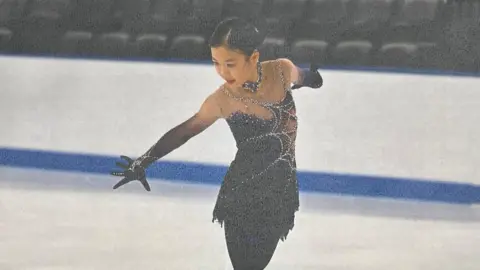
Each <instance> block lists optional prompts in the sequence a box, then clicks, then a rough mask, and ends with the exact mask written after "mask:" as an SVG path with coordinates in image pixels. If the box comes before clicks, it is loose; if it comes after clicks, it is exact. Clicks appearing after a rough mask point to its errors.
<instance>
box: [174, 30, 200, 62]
mask: <svg viewBox="0 0 480 270" xmlns="http://www.w3.org/2000/svg"><path fill="white" fill-rule="evenodd" d="M207 49H208V48H207V44H206V39H205V37H203V36H201V35H195V34H184V35H178V36H175V37H174V38H173V39H172V42H171V45H170V47H169V51H168V55H169V57H171V58H175V59H187V60H203V59H206V58H207V57H208V50H207Z"/></svg>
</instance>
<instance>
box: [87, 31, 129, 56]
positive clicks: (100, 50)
mask: <svg viewBox="0 0 480 270" xmlns="http://www.w3.org/2000/svg"><path fill="white" fill-rule="evenodd" d="M129 41H130V35H129V34H128V33H122V32H116V33H105V34H101V35H100V36H99V37H98V38H96V39H95V41H94V54H95V55H99V56H107V57H124V56H129V54H130V52H131V50H130V46H129Z"/></svg>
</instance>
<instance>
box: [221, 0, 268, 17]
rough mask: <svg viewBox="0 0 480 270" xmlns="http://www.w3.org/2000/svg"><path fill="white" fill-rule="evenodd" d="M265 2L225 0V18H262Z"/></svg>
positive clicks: (258, 0) (260, 0)
mask: <svg viewBox="0 0 480 270" xmlns="http://www.w3.org/2000/svg"><path fill="white" fill-rule="evenodd" d="M263 6H264V0H225V2H224V9H223V17H224V18H225V17H231V16H236V17H241V18H244V19H254V20H256V19H257V18H260V17H262V14H263Z"/></svg>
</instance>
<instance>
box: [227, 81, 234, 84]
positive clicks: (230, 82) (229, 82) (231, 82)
mask: <svg viewBox="0 0 480 270" xmlns="http://www.w3.org/2000/svg"><path fill="white" fill-rule="evenodd" d="M234 82H235V80H227V83H228V84H233V83H234Z"/></svg>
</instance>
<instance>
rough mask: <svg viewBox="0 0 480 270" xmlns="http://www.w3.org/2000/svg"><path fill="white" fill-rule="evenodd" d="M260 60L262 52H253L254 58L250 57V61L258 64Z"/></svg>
mask: <svg viewBox="0 0 480 270" xmlns="http://www.w3.org/2000/svg"><path fill="white" fill-rule="evenodd" d="M259 60H260V52H259V51H258V50H255V51H253V53H252V56H250V61H251V62H252V63H254V64H256V63H257V62H258V61H259Z"/></svg>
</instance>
